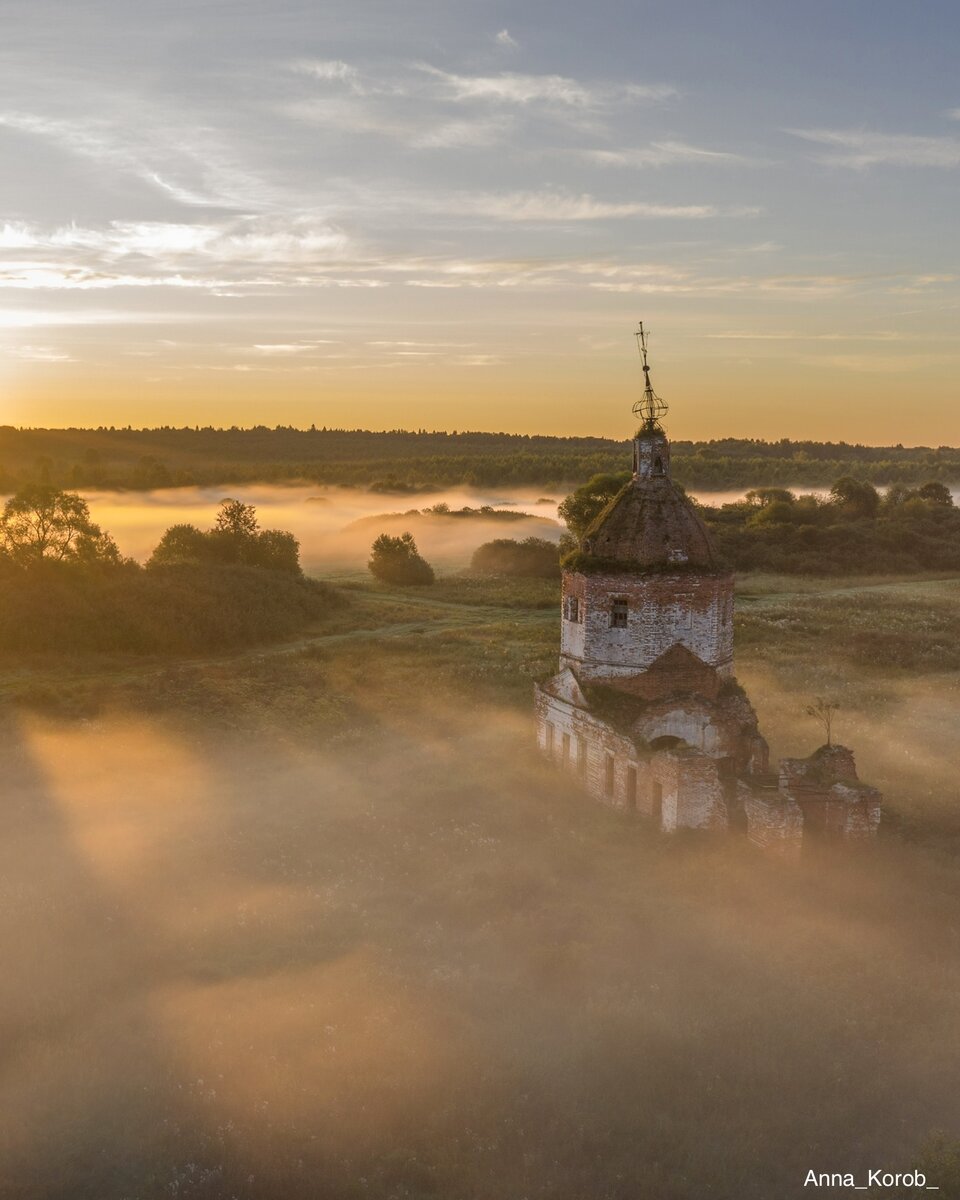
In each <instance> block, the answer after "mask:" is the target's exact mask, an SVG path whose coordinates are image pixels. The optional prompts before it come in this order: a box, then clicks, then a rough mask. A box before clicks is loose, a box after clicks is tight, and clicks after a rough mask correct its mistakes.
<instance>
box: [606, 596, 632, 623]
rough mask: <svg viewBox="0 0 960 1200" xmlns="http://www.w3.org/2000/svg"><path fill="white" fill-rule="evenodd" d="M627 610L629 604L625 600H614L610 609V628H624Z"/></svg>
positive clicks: (628, 609)
mask: <svg viewBox="0 0 960 1200" xmlns="http://www.w3.org/2000/svg"><path fill="white" fill-rule="evenodd" d="M629 611H630V606H629V605H628V604H627V602H626V600H614V602H613V607H612V608H611V609H610V628H611V629H626V627H627V613H628V612H629Z"/></svg>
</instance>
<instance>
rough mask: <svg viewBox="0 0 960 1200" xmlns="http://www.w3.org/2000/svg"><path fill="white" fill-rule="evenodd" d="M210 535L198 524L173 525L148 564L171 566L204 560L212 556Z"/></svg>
mask: <svg viewBox="0 0 960 1200" xmlns="http://www.w3.org/2000/svg"><path fill="white" fill-rule="evenodd" d="M208 546H209V536H208V534H206V533H204V532H203V530H201V529H198V528H197V527H196V525H186V524H184V525H171V526H170V528H169V529H168V530H167V531H166V533H164V535H163V537H162V538H161V539H160V541H159V542H158V543H157V547H156V549H155V550H154V552H153V554H151V555H150V558H149V560H148V562H147V566H150V567H158V566H169V565H170V564H171V563H184V562H204V561H207V560H208V559H209V557H210V553H209V549H208Z"/></svg>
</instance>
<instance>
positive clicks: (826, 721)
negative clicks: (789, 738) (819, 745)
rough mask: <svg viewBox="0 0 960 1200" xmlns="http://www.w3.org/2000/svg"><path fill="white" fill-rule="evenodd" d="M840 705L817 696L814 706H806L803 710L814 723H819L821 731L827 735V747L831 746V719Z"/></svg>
mask: <svg viewBox="0 0 960 1200" xmlns="http://www.w3.org/2000/svg"><path fill="white" fill-rule="evenodd" d="M839 709H840V705H839V704H836V703H835V702H833V701H831V700H825V699H824V698H823V697H822V696H818V697H817V699H816V703H815V704H808V705H807V707H806V708H805V709H804V710H803V711H804V712H805V713H806V715H807V716H808V717H813V719H814V720H815V721H819V722H820V724H821V725H822V726H823V731H824V733H825V734H826V735H827V745H828V746H830V745H832V744H833V743H832V741H831V736H832V734H833V718H834V715H835V714H836V713H837V712H838V711H839Z"/></svg>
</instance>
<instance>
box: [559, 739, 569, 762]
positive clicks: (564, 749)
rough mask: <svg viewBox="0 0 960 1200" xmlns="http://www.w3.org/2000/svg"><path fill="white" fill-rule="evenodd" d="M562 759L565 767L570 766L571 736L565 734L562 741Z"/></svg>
mask: <svg viewBox="0 0 960 1200" xmlns="http://www.w3.org/2000/svg"><path fill="white" fill-rule="evenodd" d="M560 758H561V761H562V762H563V765H564V766H565V767H566V766H569V765H570V734H569V733H565V734H564V735H563V737H562V738H561V739H560Z"/></svg>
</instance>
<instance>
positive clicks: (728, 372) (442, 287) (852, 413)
mask: <svg viewBox="0 0 960 1200" xmlns="http://www.w3.org/2000/svg"><path fill="white" fill-rule="evenodd" d="M0 15H2V16H3V24H4V38H3V40H2V44H0V163H2V167H3V169H2V171H0V424H2V423H6V424H12V425H33V426H36V425H46V426H62V425H79V426H90V425H111V424H113V425H134V426H143V425H148V426H152V425H161V424H163V425H185V424H190V425H194V424H201V425H205V424H212V425H225V426H229V425H254V424H266V425H276V424H283V425H287V424H289V425H297V426H309V425H310V424H311V423H313V424H316V425H318V426H323V425H327V426H346V427H351V428H358V427H362V428H370V429H385V428H386V429H389V428H407V429H415V428H428V429H461V430H462V429H487V430H507V431H513V432H520V433H536V432H539V433H553V434H595V435H606V436H617V437H624V436H628V435H629V434H630V432H631V431H632V428H633V419H632V417H631V414H630V407H631V404H632V403H633V401H634V400H635V399H636V398H637V397H638V395H639V392H640V388H641V386H642V376H641V374H640V371H639V364H638V359H637V353H636V346H635V343H634V341H633V330H634V329H635V327H636V323H637V321H638V320H643V322H644V324H645V326H647V327H648V328H649V329H650V331H651V341H650V354H651V363H652V366H653V381H654V384H655V386H656V388H657V391H658V392H659V393H660V394H661V395H662V396H663V397H664V399H665V400H666V401H667V402H668V404H669V406H670V411H669V415H668V417H667V427H668V430H669V431H670V432H671V433H673V434H674V435H675V436H677V437H694V438H710V437H722V436H739V437H764V438H776V437H796V438H805V437H809V438H817V439H833V440H836V439H839V438H844V439H846V440H849V441H860V442H866V443H872V444H880V443H896V442H902V443H903V444H905V445H916V444H929V445H941V444H943V445H958V444H960V406H958V405H957V403H956V400H957V398H958V397H957V392H958V388H957V378H958V366H960V348H958V339H957V320H958V315H960V261H958V227H960V222H958V214H960V189H958V180H960V72H958V71H957V68H956V62H957V58H958V51H960V7H958V5H957V4H956V2H955V0H918V2H917V3H915V4H910V5H906V4H903V3H902V2H897V3H890V2H888V0H810V2H808V3H804V4H799V3H796V2H795V0H788V2H780V0H763V2H760V0H751V2H747V0H672V2H670V3H660V2H650V3H647V2H644V0H630V2H626V0H594V2H593V3H590V4H582V3H581V4H574V3H571V0H550V2H545V0H526V2H524V3H519V2H517V0H514V2H512V3H506V2H504V3H501V2H495V0H473V2H470V3H464V2H462V0H404V2H403V3H397V2H396V0H391V2H389V3H386V2H381V0H372V2H366V0H349V2H347V0H322V2H319V0H315V2H314V3H296V2H294V0H271V2H270V3H267V2H265V0H192V2H190V3H186V2H182V0H153V2H151V3H149V4H148V3H144V2H143V0H84V3H83V4H76V3H75V2H73V0H71V2H70V3H63V2H61V0H57V2H53V0H29V2H22V0H0Z"/></svg>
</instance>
